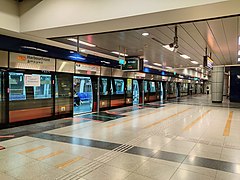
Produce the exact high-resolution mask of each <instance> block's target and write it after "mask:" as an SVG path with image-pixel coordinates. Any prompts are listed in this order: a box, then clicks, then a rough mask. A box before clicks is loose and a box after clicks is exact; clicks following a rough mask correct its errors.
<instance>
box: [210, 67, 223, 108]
mask: <svg viewBox="0 0 240 180" xmlns="http://www.w3.org/2000/svg"><path fill="white" fill-rule="evenodd" d="M223 84H224V67H213V71H212V102H216V103H222V101H223Z"/></svg>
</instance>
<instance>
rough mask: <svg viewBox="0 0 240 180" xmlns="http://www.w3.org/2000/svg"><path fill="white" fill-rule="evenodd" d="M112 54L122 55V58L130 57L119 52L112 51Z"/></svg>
mask: <svg viewBox="0 0 240 180" xmlns="http://www.w3.org/2000/svg"><path fill="white" fill-rule="evenodd" d="M111 53H113V54H117V55H120V56H128V55H127V54H124V53H120V52H117V51H112V52H111Z"/></svg>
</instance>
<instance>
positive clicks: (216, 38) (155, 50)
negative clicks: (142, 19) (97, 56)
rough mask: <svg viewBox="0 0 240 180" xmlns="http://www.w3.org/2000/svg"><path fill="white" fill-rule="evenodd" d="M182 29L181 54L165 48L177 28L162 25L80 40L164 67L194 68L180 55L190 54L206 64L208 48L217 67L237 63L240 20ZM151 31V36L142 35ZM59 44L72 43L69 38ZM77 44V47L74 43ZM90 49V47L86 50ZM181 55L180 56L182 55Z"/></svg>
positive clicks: (194, 24)
mask: <svg viewBox="0 0 240 180" xmlns="http://www.w3.org/2000/svg"><path fill="white" fill-rule="evenodd" d="M177 26H178V41H179V48H178V52H177V53H175V52H171V51H169V50H166V49H165V48H163V47H162V45H164V44H169V43H172V42H173V37H174V27H175V25H170V26H159V27H153V28H145V29H138V30H129V31H120V32H112V33H103V34H94V35H85V36H80V40H83V41H86V42H89V43H92V44H95V45H96V46H97V47H95V48H91V50H94V51H97V52H101V53H106V54H111V53H110V52H111V51H119V49H120V51H121V52H124V49H126V52H127V54H128V55H129V56H144V57H145V59H147V60H149V62H151V63H154V62H156V63H160V64H163V65H164V66H171V67H174V68H179V67H189V66H190V67H192V66H199V65H193V64H192V63H191V62H190V60H188V59H183V58H182V57H180V54H186V55H188V56H189V57H191V60H195V61H197V62H198V63H199V64H202V62H203V56H204V55H205V48H206V47H207V49H208V55H210V53H211V57H212V59H213V61H214V65H232V64H237V58H238V55H237V52H238V50H240V46H239V45H238V37H239V36H240V17H239V16H235V17H228V18H220V19H214V20H205V21H198V22H191V23H180V24H177ZM143 32H148V33H149V34H150V35H149V36H146V37H144V36H142V35H141V34H142V33H143ZM56 40H58V41H62V42H65V43H70V42H68V41H67V40H66V38H60V39H59V38H58V39H56ZM73 45H74V44H73ZM84 48H88V47H84ZM179 53H180V54H179Z"/></svg>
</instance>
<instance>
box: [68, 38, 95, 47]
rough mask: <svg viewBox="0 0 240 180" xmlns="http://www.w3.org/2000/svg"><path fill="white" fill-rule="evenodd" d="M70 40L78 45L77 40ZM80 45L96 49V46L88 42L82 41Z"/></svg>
mask: <svg viewBox="0 0 240 180" xmlns="http://www.w3.org/2000/svg"><path fill="white" fill-rule="evenodd" d="M68 40H69V41H72V42H75V43H77V39H74V38H68ZM79 44H83V45H85V46H90V47H96V45H95V44H90V43H88V42H84V41H80V40H79Z"/></svg>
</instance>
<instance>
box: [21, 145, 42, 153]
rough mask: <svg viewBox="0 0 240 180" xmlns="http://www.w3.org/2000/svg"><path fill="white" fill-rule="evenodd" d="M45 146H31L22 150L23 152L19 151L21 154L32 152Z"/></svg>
mask: <svg viewBox="0 0 240 180" xmlns="http://www.w3.org/2000/svg"><path fill="white" fill-rule="evenodd" d="M43 148H45V146H38V147H35V148H31V149H27V150H25V151H22V152H18V153H19V154H24V153H31V152H33V151H37V150H39V149H43Z"/></svg>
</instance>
